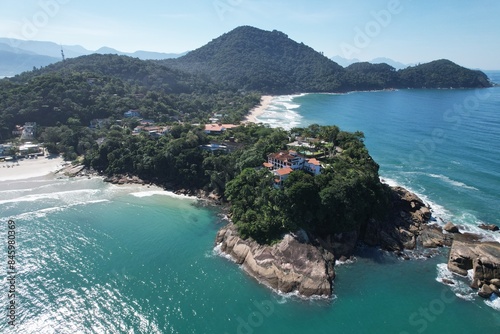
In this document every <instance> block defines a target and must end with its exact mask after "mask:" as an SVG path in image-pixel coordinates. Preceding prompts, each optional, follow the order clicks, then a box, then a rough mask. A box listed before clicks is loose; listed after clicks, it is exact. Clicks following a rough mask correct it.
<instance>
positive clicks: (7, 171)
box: [0, 156, 65, 181]
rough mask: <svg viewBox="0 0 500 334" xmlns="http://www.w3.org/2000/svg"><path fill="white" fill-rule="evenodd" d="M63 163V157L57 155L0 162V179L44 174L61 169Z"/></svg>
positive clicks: (15, 178) (23, 177)
mask: <svg viewBox="0 0 500 334" xmlns="http://www.w3.org/2000/svg"><path fill="white" fill-rule="evenodd" d="M64 163H65V162H64V160H63V158H61V157H59V156H55V157H50V158H49V157H38V159H23V160H18V161H15V162H11V161H8V162H0V181H11V180H22V179H29V178H32V177H39V176H44V175H47V174H50V173H52V172H55V171H57V170H59V169H61V168H62V167H63V164H64Z"/></svg>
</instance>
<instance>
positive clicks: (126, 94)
mask: <svg viewBox="0 0 500 334" xmlns="http://www.w3.org/2000/svg"><path fill="white" fill-rule="evenodd" d="M259 100H260V94H258V93H255V92H246V93H241V92H238V91H237V90H234V89H225V88H224V87H222V86H221V85H218V84H215V83H213V82H210V81H208V80H205V79H201V78H199V77H197V76H194V75H190V74H185V73H181V72H178V71H175V70H171V69H168V68H165V67H163V66H159V65H157V64H153V63H151V62H148V61H141V60H138V59H135V58H130V57H126V56H116V55H92V56H83V57H80V58H75V59H70V60H67V61H65V62H64V63H63V62H61V63H58V64H54V65H50V66H47V67H46V68H43V69H38V70H35V71H31V72H25V73H23V74H21V75H18V76H16V77H14V78H11V79H3V80H0V140H7V139H9V138H10V137H11V131H12V130H13V128H14V126H15V125H17V124H20V125H22V124H24V123H25V122H36V123H37V124H38V125H39V126H40V127H41V131H39V132H40V133H41V132H43V128H44V127H53V126H59V125H73V126H87V127H88V126H89V122H90V121H91V120H92V119H96V118H112V119H114V120H121V119H122V118H123V113H124V112H126V111H128V110H131V109H132V110H138V111H139V112H140V114H141V116H142V117H143V118H145V119H151V120H154V121H155V122H163V123H177V122H189V123H203V122H208V119H209V118H210V117H211V116H212V115H213V114H214V113H218V114H222V115H223V117H222V119H221V121H224V122H227V123H231V122H239V121H240V120H241V119H242V118H243V116H244V115H245V114H246V113H247V112H248V110H249V109H251V108H252V106H254V105H256V104H258V102H259Z"/></svg>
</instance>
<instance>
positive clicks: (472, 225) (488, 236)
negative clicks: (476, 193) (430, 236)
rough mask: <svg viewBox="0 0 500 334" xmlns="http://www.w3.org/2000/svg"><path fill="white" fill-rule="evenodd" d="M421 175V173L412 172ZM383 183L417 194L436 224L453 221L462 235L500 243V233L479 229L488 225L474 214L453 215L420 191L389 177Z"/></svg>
mask: <svg viewBox="0 0 500 334" xmlns="http://www.w3.org/2000/svg"><path fill="white" fill-rule="evenodd" d="M412 173H419V172H412ZM380 180H381V182H383V183H385V184H387V185H389V186H391V187H404V188H405V189H407V190H409V191H411V192H412V193H414V194H416V195H417V196H418V197H419V198H420V199H421V200H422V201H423V202H424V203H425V204H426V205H428V206H429V207H430V208H431V213H432V217H431V220H433V222H434V223H437V224H438V225H439V226H441V227H444V225H446V223H447V222H449V221H451V222H453V224H454V225H456V226H457V227H458V229H459V231H460V232H461V233H472V234H476V235H478V236H480V238H481V239H482V240H483V241H496V242H500V233H496V232H492V231H486V230H483V229H482V228H480V227H479V225H481V224H486V223H485V222H483V221H481V220H480V219H478V218H477V217H476V216H475V215H474V214H472V213H469V212H462V213H461V214H459V215H457V214H452V213H451V212H450V211H448V210H447V209H446V208H445V207H444V206H442V205H439V204H437V203H436V202H434V201H432V200H431V199H430V198H429V197H428V196H426V195H424V194H422V193H421V192H420V191H416V190H415V189H412V188H411V187H409V186H407V185H405V184H402V182H400V181H398V180H395V179H391V178H388V177H385V176H383V177H381V178H380Z"/></svg>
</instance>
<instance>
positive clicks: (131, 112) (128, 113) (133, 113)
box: [123, 109, 141, 118]
mask: <svg viewBox="0 0 500 334" xmlns="http://www.w3.org/2000/svg"><path fill="white" fill-rule="evenodd" d="M123 117H125V118H132V117H141V113H140V112H139V111H138V110H132V109H130V110H129V111H126V112H124V113H123Z"/></svg>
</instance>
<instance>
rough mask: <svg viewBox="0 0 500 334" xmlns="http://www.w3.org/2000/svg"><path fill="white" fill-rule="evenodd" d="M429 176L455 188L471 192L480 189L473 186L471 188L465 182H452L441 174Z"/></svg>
mask: <svg viewBox="0 0 500 334" xmlns="http://www.w3.org/2000/svg"><path fill="white" fill-rule="evenodd" d="M428 176H430V177H432V178H435V179H439V180H441V181H443V182H445V183H447V184H450V185H452V186H454V187H458V188H465V189H469V190H475V191H479V189H477V188H476V187H473V186H469V185H467V184H465V183H463V182H460V181H455V180H452V179H450V178H449V177H448V176H446V175H441V174H428Z"/></svg>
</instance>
